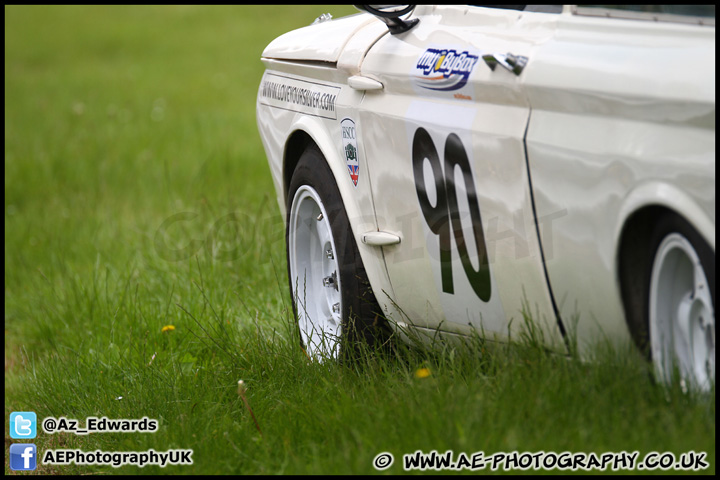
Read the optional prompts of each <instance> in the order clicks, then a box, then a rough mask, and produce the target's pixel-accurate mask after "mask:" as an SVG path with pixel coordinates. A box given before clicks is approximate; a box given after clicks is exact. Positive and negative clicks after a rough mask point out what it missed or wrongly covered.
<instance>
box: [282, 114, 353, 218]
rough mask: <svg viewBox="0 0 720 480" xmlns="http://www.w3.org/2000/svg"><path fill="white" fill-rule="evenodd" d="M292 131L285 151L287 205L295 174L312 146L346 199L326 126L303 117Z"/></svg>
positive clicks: (284, 183) (335, 155) (284, 167)
mask: <svg viewBox="0 0 720 480" xmlns="http://www.w3.org/2000/svg"><path fill="white" fill-rule="evenodd" d="M290 131H291V132H292V133H290V135H289V136H288V138H287V140H286V141H285V147H284V150H283V193H284V195H285V204H287V200H288V199H287V195H288V188H289V187H290V180H291V179H292V175H293V172H294V171H295V168H296V167H297V164H298V161H299V160H300V156H301V155H302V154H303V152H304V151H305V150H306V149H307V148H308V146H310V145H315V146H316V147H317V148H318V150H320V153H322V156H323V158H325V161H326V162H327V164H328V166H329V167H330V171H331V172H332V174H333V177H335V182H336V183H337V184H338V188H340V193H341V195H342V196H343V198H345V192H344V191H343V189H342V184H341V183H340V182H339V181H338V180H339V178H338V172H337V171H336V168H335V166H336V165H338V162H337V161H335V160H336V158H335V157H337V153H336V150H335V148H334V144H333V143H332V141H331V139H330V135H329V134H328V132H327V131H326V129H325V127H324V125H322V123H321V122H320V121H317V120H316V119H313V118H310V117H307V116H303V117H300V118H299V119H298V121H296V122H295V123H294V124H293V126H292V128H290Z"/></svg>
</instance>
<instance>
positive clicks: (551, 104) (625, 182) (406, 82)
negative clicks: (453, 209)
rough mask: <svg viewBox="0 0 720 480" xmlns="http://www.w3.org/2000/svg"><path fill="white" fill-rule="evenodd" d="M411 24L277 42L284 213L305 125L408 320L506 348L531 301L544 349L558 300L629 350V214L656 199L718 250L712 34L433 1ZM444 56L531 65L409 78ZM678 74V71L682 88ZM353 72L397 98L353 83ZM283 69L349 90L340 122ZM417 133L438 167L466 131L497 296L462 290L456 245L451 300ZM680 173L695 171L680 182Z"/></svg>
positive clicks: (582, 327) (276, 135)
mask: <svg viewBox="0 0 720 480" xmlns="http://www.w3.org/2000/svg"><path fill="white" fill-rule="evenodd" d="M414 16H415V17H417V18H420V19H421V20H420V24H419V25H417V26H416V27H414V28H413V29H412V30H410V31H409V32H407V33H405V34H401V35H396V36H391V35H389V34H387V28H386V26H385V25H384V24H383V23H382V22H380V21H379V20H377V19H375V18H373V17H371V16H370V15H366V14H360V15H356V16H351V17H347V18H345V19H338V20H333V21H331V22H325V23H321V24H318V25H313V26H311V27H305V28H302V29H299V30H296V31H294V32H290V33H288V34H285V35H283V36H281V37H279V38H278V39H276V40H275V41H273V42H272V43H271V44H270V45H269V46H268V48H267V49H266V50H265V52H264V53H263V62H264V63H265V65H266V68H267V71H266V74H265V76H264V77H263V80H262V82H261V87H260V92H259V95H258V103H257V112H258V127H259V130H260V134H261V138H262V140H263V144H264V146H265V150H266V152H267V156H268V160H269V163H270V167H271V172H272V177H273V182H274V185H275V188H276V192H277V198H278V203H279V205H280V208H281V211H282V212H283V214H284V213H285V209H286V202H287V199H286V198H285V188H286V185H285V184H284V178H285V177H284V175H285V173H284V168H285V163H284V162H285V158H286V154H287V152H286V147H287V142H288V139H289V138H290V136H291V135H292V134H293V133H294V132H296V131H303V132H305V133H306V134H307V135H309V136H310V137H311V138H312V139H313V141H314V142H315V143H316V144H317V145H318V147H319V148H320V150H321V151H322V152H323V154H324V156H325V158H326V160H327V162H328V165H329V166H330V168H331V170H332V172H333V174H334V176H335V179H336V182H337V185H338V188H339V190H340V193H341V195H342V198H343V200H344V202H345V208H346V211H347V214H348V218H349V220H350V223H351V226H352V230H353V231H352V234H353V235H354V236H355V240H356V243H357V245H358V249H359V252H360V254H361V257H362V259H363V262H364V265H365V269H366V271H367V274H368V278H369V279H370V282H371V285H372V286H373V290H374V291H375V294H376V297H377V300H378V302H379V304H380V305H381V306H382V307H383V308H384V309H385V311H386V313H387V314H388V315H389V316H390V317H392V318H393V319H394V320H396V321H398V322H399V323H401V324H404V323H406V322H408V321H409V322H412V323H414V324H416V325H417V326H418V327H424V328H431V329H432V328H437V327H439V328H440V329H442V330H444V331H447V332H450V333H469V332H470V329H477V330H482V331H483V332H484V333H485V334H486V336H489V338H493V337H494V338H498V339H505V338H507V337H508V335H512V336H513V337H516V335H517V334H518V332H519V330H518V329H520V328H521V324H522V317H521V314H520V312H521V310H522V309H523V306H524V304H525V302H527V305H529V313H530V314H531V316H532V317H533V320H534V321H536V322H537V323H538V325H539V326H540V328H541V330H542V333H543V336H544V339H545V341H546V342H547V344H548V345H549V346H550V347H552V348H555V349H562V348H563V342H562V336H561V334H560V330H559V328H558V324H557V322H556V318H555V313H554V305H553V301H554V302H555V304H556V306H557V308H558V311H559V314H560V317H561V318H562V320H563V321H564V323H565V327H566V328H568V327H570V328H573V329H575V327H574V326H571V325H570V320H571V318H573V316H574V315H575V314H578V315H579V322H578V324H577V327H576V333H577V336H578V339H579V340H580V346H581V347H584V346H586V345H589V344H591V343H594V342H596V341H597V340H599V339H600V338H610V339H612V340H613V341H614V342H627V341H629V339H630V337H629V331H628V327H627V325H626V322H625V319H624V312H623V309H622V302H621V299H620V291H619V284H618V274H617V255H618V252H617V246H618V239H619V236H620V232H621V230H622V227H623V225H624V223H625V221H626V220H627V219H628V218H629V217H630V216H631V215H632V214H633V213H634V212H636V211H638V209H641V208H642V207H644V206H647V205H662V206H665V207H667V208H669V209H672V210H675V211H677V212H679V213H680V214H681V215H682V216H683V217H685V218H686V219H687V220H688V221H689V222H690V223H691V224H692V225H693V226H695V228H696V229H697V230H698V231H699V232H700V233H701V235H702V236H703V237H704V238H705V239H706V240H707V242H708V244H709V245H711V247H712V248H713V250H714V248H715V206H714V205H715V167H714V156H715V120H714V116H715V94H714V86H715V52H714V38H715V29H714V26H713V27H707V26H703V27H700V26H697V25H681V24H673V23H667V22H648V21H639V20H619V19H610V18H589V17H582V16H577V15H572V14H571V13H570V9H567V8H566V9H565V10H564V13H563V14H547V13H533V12H520V11H515V10H497V9H488V8H478V7H455V6H438V7H433V6H419V7H417V8H416V10H415V13H414ZM442 47H445V48H449V49H455V50H456V51H457V52H459V51H460V50H467V51H468V52H469V54H473V55H475V54H477V56H478V57H479V56H480V55H481V54H483V53H499V54H503V53H506V52H512V53H513V54H515V55H524V56H527V57H528V58H529V62H528V64H527V66H526V67H525V69H524V70H523V72H522V74H520V75H515V74H513V73H512V72H510V71H508V70H505V69H503V68H502V67H500V66H499V67H497V68H496V69H495V70H491V69H489V68H488V67H487V66H486V65H485V63H484V62H483V61H482V59H481V58H480V59H479V60H478V61H477V63H476V64H475V67H474V68H473V70H472V72H471V73H470V75H469V78H468V83H467V85H466V86H464V87H462V88H461V89H459V90H457V93H458V94H459V96H455V95H454V94H453V93H450V92H436V91H432V90H427V89H424V88H423V87H422V86H420V83H421V82H417V81H411V80H410V75H411V73H412V72H413V68H414V66H415V65H416V63H417V62H418V59H419V58H420V56H421V55H422V54H423V52H424V51H426V50H427V49H429V48H442ZM658 47H660V48H658ZM313 62H320V63H313ZM668 65H673V66H675V67H674V69H672V77H671V78H668V76H667V75H668V71H670V70H669V69H668ZM352 75H362V76H364V77H367V78H370V79H373V80H377V81H379V82H380V83H382V85H383V88H382V90H377V91H370V90H368V91H367V92H365V91H361V90H356V89H353V88H351V87H349V86H348V78H349V77H350V76H352ZM273 76H274V77H273ZM278 77H285V78H287V79H288V80H287V83H288V85H290V84H293V85H296V84H295V83H293V82H306V83H307V84H308V88H310V85H309V84H311V83H312V82H317V83H318V84H322V85H320V86H319V87H318V89H320V90H322V89H325V88H329V89H337V90H336V91H337V92H338V94H337V98H336V101H335V104H334V112H333V115H328V116H327V117H323V116H317V115H314V114H312V113H311V112H310V110H308V109H307V108H304V107H302V106H298V105H294V104H293V105H291V103H292V102H289V103H288V104H287V105H284V106H283V105H278V104H277V103H273V101H271V100H269V99H268V98H267V97H265V98H263V88H264V87H266V86H267V82H268V81H271V80H272V79H273V78H274V79H277V78H278ZM657 78H661V79H662V80H661V81H652V79H657ZM323 91H324V90H323ZM332 91H335V90H332ZM423 112H428V113H429V115H424V114H423ZM344 118H350V119H352V120H353V122H354V123H355V126H356V132H357V138H358V139H357V145H358V147H359V148H358V149H359V151H358V164H359V177H358V183H357V186H355V185H353V182H352V181H351V180H350V176H349V174H348V168H347V165H346V161H345V157H344V154H343V151H342V148H343V142H342V135H341V129H340V122H341V121H342V120H343V119H344ZM420 126H423V127H424V128H426V129H427V130H428V132H429V134H430V137H431V138H432V141H433V143H434V144H435V146H436V148H437V150H438V153H439V155H440V158H441V160H440V161H442V157H443V151H442V150H443V145H444V143H445V139H447V138H448V136H449V135H450V134H451V133H455V134H456V135H458V137H459V139H460V141H461V142H462V144H463V146H464V147H465V150H466V152H467V154H468V159H469V161H470V165H471V170H472V176H473V178H474V181H475V188H476V190H477V196H478V203H479V207H480V212H481V216H482V227H483V230H484V235H485V241H486V244H487V245H488V247H490V246H491V247H492V248H491V249H490V248H489V250H492V253H491V252H490V251H489V252H488V255H489V257H490V260H491V261H490V272H491V273H490V275H491V290H492V292H493V294H492V296H491V300H489V301H487V302H485V301H482V300H480V299H478V298H477V296H476V295H475V294H474V293H472V292H471V290H470V289H469V288H470V287H469V286H467V285H464V284H463V280H464V278H463V277H464V276H463V275H462V272H463V267H462V265H461V262H460V260H459V258H458V257H457V255H456V252H455V250H456V249H457V240H455V239H453V240H452V245H453V259H452V269H451V271H452V272H453V274H452V275H453V283H454V285H456V286H457V287H458V288H457V290H456V292H455V295H454V296H452V295H449V294H447V293H445V292H443V291H442V286H441V284H442V281H441V279H440V276H441V273H440V270H439V267H438V265H439V263H438V262H439V259H438V250H437V249H438V246H437V240H436V238H435V237H437V235H435V234H434V233H433V232H431V231H430V230H429V228H428V224H427V222H426V221H425V219H424V217H423V213H422V212H421V210H420V206H419V204H418V193H417V191H416V185H415V179H414V176H413V169H412V166H411V157H412V139H413V134H414V132H415V131H416V129H417V128H418V127H420ZM673 165H683V168H682V174H677V173H675V172H674V169H673ZM528 169H529V171H528ZM596 178H597V179H600V181H595V180H593V179H596ZM460 183H461V182H458V184H460ZM461 190H462V189H460V190H458V191H461ZM461 193H464V192H462V191H461ZM428 195H429V194H428ZM459 197H462V195H459ZM431 203H432V202H431ZM464 208H465V209H464V210H463V208H461V210H463V211H465V212H467V207H464ZM534 215H537V219H538V221H539V224H538V228H536V226H535V225H536V224H535V222H536V219H535V217H534ZM370 231H384V232H388V233H390V234H393V235H397V236H398V237H400V238H401V242H400V243H399V244H397V245H387V246H383V247H376V246H368V245H365V244H364V243H363V242H362V235H363V234H364V233H366V232H370ZM463 231H464V232H468V231H469V230H467V229H466V228H465V224H463ZM465 236H466V237H470V235H469V234H466V235H465ZM433 242H434V243H433ZM491 243H492V245H490V244H491ZM471 263H472V264H473V265H475V266H477V264H478V263H477V258H474V259H473V258H471ZM546 269H547V270H546ZM463 285H464V286H463ZM553 296H554V298H553ZM394 302H397V303H398V304H399V306H400V307H401V309H402V312H399V311H398V310H397V309H396V308H395V305H394ZM478 312H479V313H480V314H483V313H484V314H483V315H482V320H481V319H480V315H477V313H478ZM511 318H512V319H514V320H513V322H512V323H510V319H511ZM468 324H469V325H468Z"/></svg>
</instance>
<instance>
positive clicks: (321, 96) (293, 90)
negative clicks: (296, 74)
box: [260, 73, 340, 120]
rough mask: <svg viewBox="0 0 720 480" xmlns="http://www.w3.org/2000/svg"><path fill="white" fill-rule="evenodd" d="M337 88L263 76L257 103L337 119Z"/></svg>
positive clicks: (290, 78) (293, 79) (268, 75)
mask: <svg viewBox="0 0 720 480" xmlns="http://www.w3.org/2000/svg"><path fill="white" fill-rule="evenodd" d="M339 94H340V87H335V86H332V85H326V84H324V83H317V82H308V81H305V80H299V79H297V78H292V77H286V76H283V75H276V74H274V73H266V74H265V75H264V76H263V79H262V82H261V83H260V103H262V104H263V105H269V106H271V107H276V108H282V109H284V110H290V111H293V112H299V113H306V114H308V115H315V116H317V117H323V118H330V119H332V120H335V119H337V113H336V110H335V102H336V100H337V97H338V95H339Z"/></svg>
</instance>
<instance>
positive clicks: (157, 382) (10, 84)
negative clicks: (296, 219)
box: [5, 6, 715, 474]
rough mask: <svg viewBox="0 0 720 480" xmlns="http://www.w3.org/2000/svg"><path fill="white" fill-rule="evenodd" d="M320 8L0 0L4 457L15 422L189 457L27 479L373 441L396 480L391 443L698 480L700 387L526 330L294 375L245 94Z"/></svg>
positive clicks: (365, 465)
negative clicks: (685, 470)
mask: <svg viewBox="0 0 720 480" xmlns="http://www.w3.org/2000/svg"><path fill="white" fill-rule="evenodd" d="M325 11H330V12H332V13H333V14H334V16H336V17H337V16H340V15H344V14H350V13H354V11H355V10H354V9H353V8H352V7H349V6H345V7H300V6H293V7H251V6H239V7H191V6H178V7H137V6H136V7H17V6H15V7H5V417H6V423H5V429H6V430H5V439H6V442H5V443H6V452H7V449H8V448H9V444H10V443H12V440H11V439H10V438H9V430H8V428H9V427H8V417H9V415H10V412H12V411H22V410H30V411H35V412H37V415H38V418H39V419H42V418H45V417H47V416H54V417H61V416H64V417H67V418H75V419H80V420H82V421H83V422H84V419H85V418H86V417H88V416H107V417H109V418H141V417H143V416H148V417H150V418H155V419H158V420H159V422H160V429H159V431H158V432H156V433H151V434H139V433H133V434H95V435H89V436H74V435H71V434H55V435H47V434H44V433H42V432H41V433H39V435H38V438H37V439H35V443H36V444H37V445H38V447H39V450H40V454H41V455H42V453H43V452H44V450H45V449H47V448H80V449H82V450H85V451H91V450H95V449H102V450H106V451H142V450H147V449H150V448H153V449H155V450H156V451H164V450H167V449H169V448H185V449H193V450H194V455H193V460H194V465H193V466H178V467H167V468H165V469H161V468H159V467H145V468H144V469H142V470H141V469H138V468H136V467H129V466H127V467H122V468H119V469H114V468H112V467H86V466H76V465H73V466H69V467H64V466H46V465H41V466H40V467H39V471H40V472H42V473H61V474H71V473H85V472H103V473H180V474H183V473H194V474H200V473H211V474H230V473H240V474H261V473H270V474H274V473H301V474H314V473H328V474H330V473H373V472H374V471H375V470H374V469H373V467H372V460H373V458H374V457H375V455H377V454H378V453H380V452H385V451H388V452H391V453H392V454H393V455H395V465H394V466H393V467H392V468H390V469H389V470H387V472H390V473H402V465H401V463H402V455H403V454H404V453H412V452H415V451H416V450H423V451H426V452H429V451H431V450H437V451H438V452H444V451H446V450H448V449H452V450H454V451H455V452H456V453H460V452H466V453H468V454H472V453H473V452H476V451H481V450H482V451H484V452H486V453H494V452H502V451H513V450H517V451H529V452H535V451H541V450H544V451H555V452H562V451H571V452H596V453H598V454H599V453H603V452H605V451H623V450H625V451H636V450H637V451H640V452H641V455H644V454H645V453H648V452H652V451H659V452H664V451H671V452H675V453H676V455H679V454H680V453H683V452H686V451H689V450H694V451H696V452H699V451H706V452H708V459H707V460H708V462H709V463H710V468H709V469H708V470H706V471H705V473H712V472H714V471H715V453H714V451H715V406H714V405H715V402H714V399H715V397H714V392H713V394H712V395H711V398H704V397H697V396H695V395H692V394H683V393H682V392H681V391H679V390H678V389H669V390H666V389H664V388H662V387H659V386H657V385H655V384H653V382H652V381H651V379H650V376H649V375H648V371H647V366H646V365H645V364H644V363H643V362H642V361H639V360H638V358H637V355H635V354H633V353H631V352H630V353H629V352H626V351H618V350H617V349H610V348H603V346H602V345H600V346H598V349H597V357H598V361H597V362H592V363H580V362H578V361H577V360H574V359H566V358H563V357H559V356H554V355H549V354H547V353H545V352H544V351H543V350H542V349H541V348H539V347H538V346H537V345H536V344H535V342H533V341H532V339H531V337H529V338H530V339H529V340H526V341H524V342H523V341H521V342H520V344H519V345H512V346H498V347H494V348H491V346H490V345H485V344H484V343H483V342H482V341H481V340H480V339H475V340H474V341H472V342H470V343H468V344H467V345H459V346H453V345H445V346H441V347H438V348H436V349H428V348H421V347H417V348H405V347H403V346H402V345H401V346H399V348H398V350H397V352H396V354H395V355H390V356H369V357H368V358H366V359H363V360H361V361H359V362H357V363H355V364H320V365H318V364H315V363H311V362H308V360H307V358H306V357H305V355H304V353H303V352H302V351H301V350H300V348H299V346H298V341H297V339H296V338H295V336H294V330H293V329H292V326H291V324H292V320H291V316H292V314H291V313H290V309H289V303H288V302H289V295H288V291H287V277H286V267H285V254H284V234H283V231H284V230H283V229H284V226H283V219H282V218H281V217H280V215H279V213H278V209H277V205H276V201H275V195H274V192H273V187H272V182H271V180H270V172H269V168H268V166H267V162H266V159H265V155H264V151H263V148H262V145H261V142H260V139H259V137H258V133H257V128H256V124H255V96H256V93H257V88H258V85H259V80H260V77H261V76H262V70H263V68H262V64H261V62H260V60H259V57H260V53H261V52H262V49H263V48H264V47H265V45H267V43H269V42H270V41H271V40H272V39H273V38H275V37H276V36H277V35H279V34H281V33H283V32H285V31H288V30H290V29H293V28H297V27H300V26H303V25H307V24H309V23H310V22H311V21H312V20H313V19H314V18H315V17H316V16H317V15H319V14H320V13H323V12H325ZM518 317H520V314H519V313H518ZM519 320H522V319H521V318H519ZM166 325H173V326H174V327H175V330H173V331H169V332H165V333H163V332H162V328H163V327H164V326H166ZM422 367H426V368H428V369H429V370H430V371H431V375H430V376H429V377H427V378H416V376H415V372H416V370H417V369H419V368H422ZM239 379H243V380H244V381H245V383H246V384H247V385H248V392H247V399H248V401H249V404H250V406H251V408H252V410H253V412H254V415H255V417H256V418H257V421H258V424H259V427H260V429H261V431H262V433H260V432H259V431H258V430H257V429H256V427H255V424H254V422H253V420H252V418H251V416H250V413H249V412H248V410H247V408H246V407H245V405H244V403H243V401H242V399H241V398H240V397H239V396H238V393H237V382H238V380H239ZM119 397H122V398H121V399H118V398H119ZM5 472H6V473H10V470H9V464H8V459H7V453H6V464H5Z"/></svg>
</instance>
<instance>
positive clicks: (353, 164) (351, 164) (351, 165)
mask: <svg viewBox="0 0 720 480" xmlns="http://www.w3.org/2000/svg"><path fill="white" fill-rule="evenodd" d="M340 130H341V131H342V142H343V156H344V157H345V163H347V166H348V170H349V171H350V179H351V180H352V182H353V185H355V186H356V187H357V184H358V174H359V170H360V163H359V161H358V148H357V136H356V133H355V122H354V121H353V120H352V119H350V118H343V119H342V121H341V122H340Z"/></svg>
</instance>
